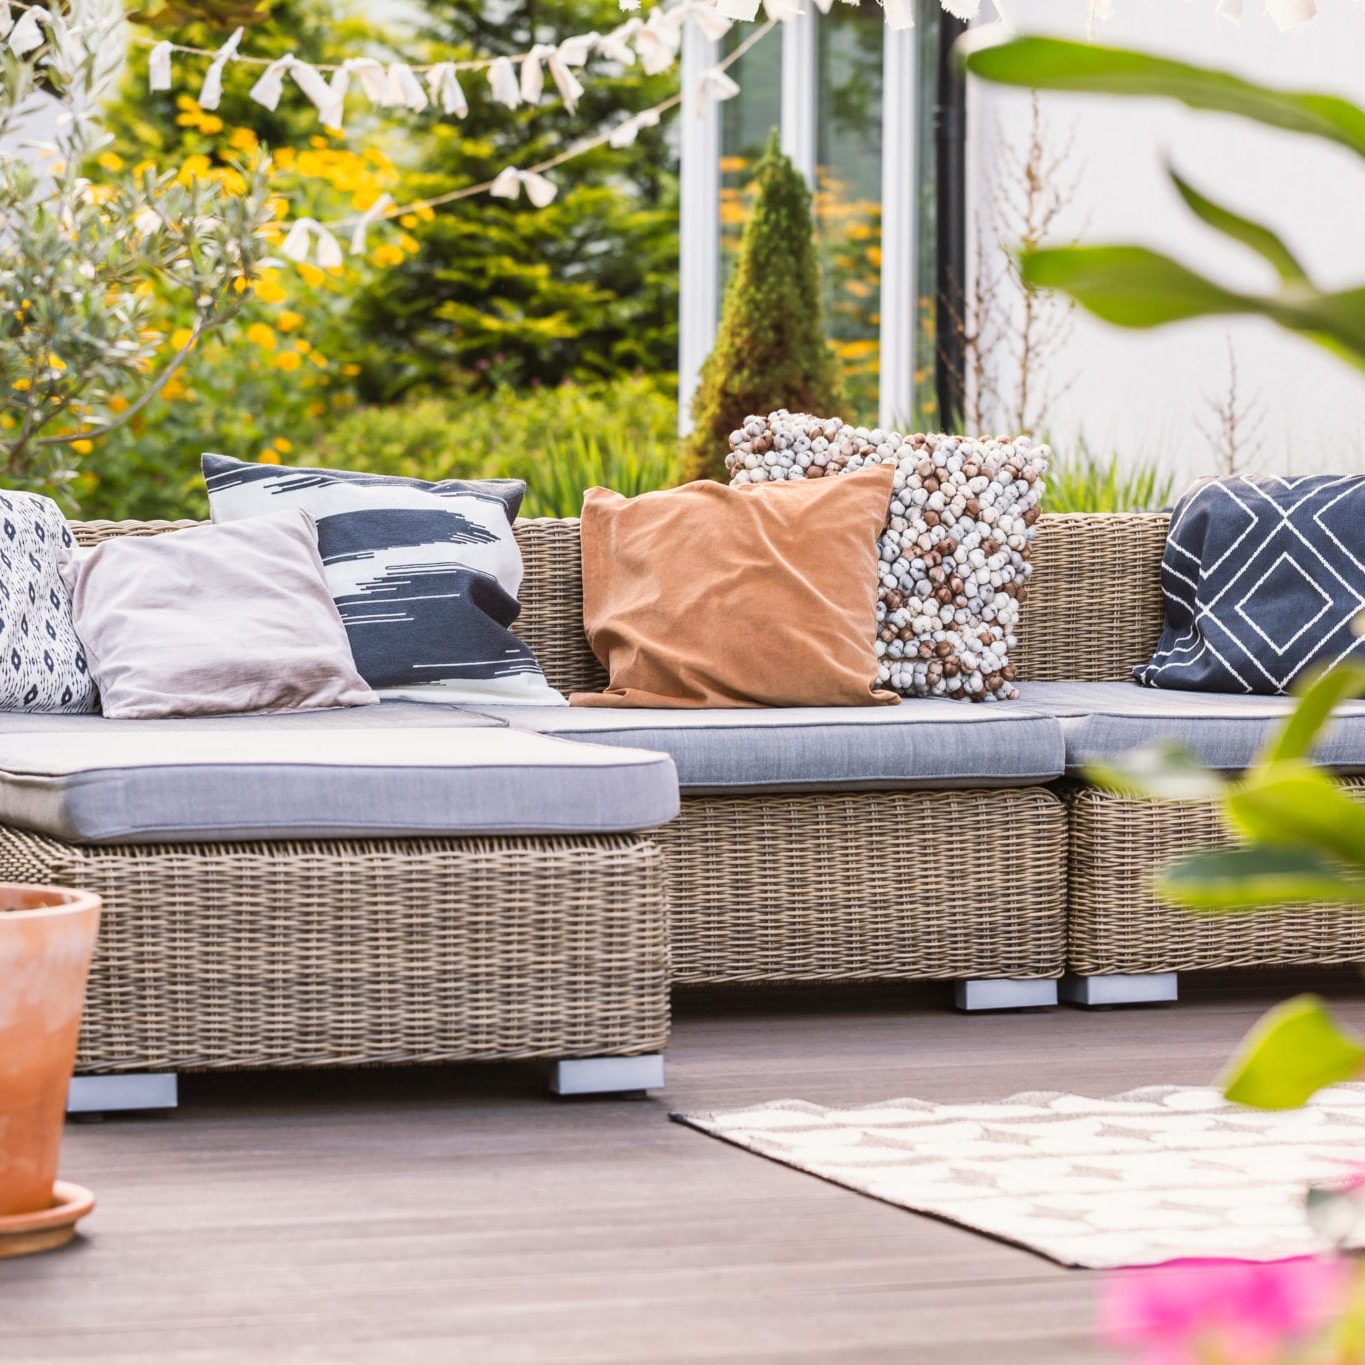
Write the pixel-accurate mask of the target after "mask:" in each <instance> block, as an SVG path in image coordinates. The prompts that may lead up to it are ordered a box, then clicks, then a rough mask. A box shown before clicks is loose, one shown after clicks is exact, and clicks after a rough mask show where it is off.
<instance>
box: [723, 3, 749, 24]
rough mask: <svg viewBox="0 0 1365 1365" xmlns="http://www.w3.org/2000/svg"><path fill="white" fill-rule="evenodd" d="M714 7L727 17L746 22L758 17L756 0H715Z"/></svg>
mask: <svg viewBox="0 0 1365 1365" xmlns="http://www.w3.org/2000/svg"><path fill="white" fill-rule="evenodd" d="M716 9H717V10H718V11H719V12H720V13H721V14H723V15H724V16H725V17H726V18H727V19H738V20H739V21H740V22H741V23H745V24H747V23H750V22H751V21H752V20H754V19H756V18H757V17H758V0H716Z"/></svg>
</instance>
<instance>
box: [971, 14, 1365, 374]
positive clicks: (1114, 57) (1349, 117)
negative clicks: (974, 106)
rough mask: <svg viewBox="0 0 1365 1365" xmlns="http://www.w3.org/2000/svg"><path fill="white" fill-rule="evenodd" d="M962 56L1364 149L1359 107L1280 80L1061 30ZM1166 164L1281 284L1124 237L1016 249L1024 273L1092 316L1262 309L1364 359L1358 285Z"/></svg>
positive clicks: (1208, 221) (1011, 76) (1364, 320)
mask: <svg viewBox="0 0 1365 1365" xmlns="http://www.w3.org/2000/svg"><path fill="white" fill-rule="evenodd" d="M963 60H964V62H965V64H966V66H967V69H968V70H969V71H971V72H972V73H973V74H974V75H976V76H979V77H981V78H982V79H983V80H988V81H995V82H998V83H1000V84H1004V85H1014V86H1022V87H1026V88H1028V89H1032V90H1058V91H1072V92H1080V93H1086V92H1089V93H1096V94H1104V95H1108V96H1126V97H1154V96H1155V97H1162V98H1167V99H1175V100H1179V101H1181V102H1182V103H1183V104H1186V105H1188V106H1189V107H1190V108H1192V109H1200V110H1209V111H1213V112H1216V113H1224V114H1232V115H1236V116H1238V117H1241V118H1245V119H1249V120H1251V121H1253V122H1256V123H1262V124H1266V125H1268V126H1270V127H1272V128H1280V129H1284V130H1286V131H1289V132H1294V133H1303V134H1307V135H1309V136H1312V137H1318V138H1323V139H1325V140H1326V141H1329V142H1332V143H1334V144H1336V145H1337V146H1340V147H1345V148H1347V149H1348V150H1349V151H1352V152H1354V153H1355V154H1356V155H1357V156H1359V157H1362V158H1365V110H1362V109H1361V108H1359V107H1358V106H1357V105H1354V104H1352V103H1351V102H1350V101H1349V100H1345V99H1341V98H1338V97H1337V96H1334V95H1322V94H1317V93H1315V92H1311V91H1294V90H1281V89H1278V88H1275V87H1273V86H1267V85H1259V84H1256V83H1255V82H1252V81H1247V80H1243V79H1242V78H1241V77H1239V76H1234V75H1232V74H1230V73H1229V72H1226V71H1218V70H1215V69H1211V68H1208V67H1201V66H1192V65H1190V64H1188V63H1185V62H1178V61H1172V60H1170V59H1168V58H1165V57H1158V56H1153V55H1152V54H1150V53H1145V52H1135V51H1131V50H1129V49H1125V48H1115V47H1102V46H1099V45H1095V44H1091V43H1078V42H1072V41H1069V40H1066V39H1061V38H1048V37H1021V38H1012V39H1009V40H1007V41H1004V42H1000V43H994V44H990V45H987V46H975V47H974V46H972V45H970V44H968V45H966V46H964V48H963ZM1168 173H1169V175H1170V178H1171V183H1172V184H1173V185H1174V186H1175V189H1176V192H1177V193H1178V194H1179V195H1180V197H1181V198H1182V199H1183V200H1184V202H1185V204H1186V206H1187V207H1188V208H1189V209H1190V211H1191V212H1192V213H1194V214H1195V216H1196V217H1198V218H1199V219H1200V220H1201V221H1202V222H1203V223H1204V224H1205V225H1206V226H1208V227H1210V228H1212V229H1213V230H1214V231H1216V232H1219V233H1221V234H1222V235H1223V236H1224V237H1226V238H1228V239H1230V240H1231V241H1233V242H1236V243H1237V244H1238V245H1239V246H1241V247H1244V248H1246V249H1247V250H1249V251H1252V252H1254V253H1255V254H1256V255H1257V256H1259V257H1260V258H1261V259H1262V260H1263V261H1265V262H1266V263H1267V264H1268V265H1269V266H1270V267H1271V268H1272V269H1273V271H1274V272H1275V275H1276V277H1277V279H1278V282H1279V284H1278V288H1277V289H1276V290H1275V292H1273V293H1270V294H1248V293H1243V292H1241V291H1238V290H1234V289H1229V288H1227V287H1225V286H1223V285H1221V284H1218V283H1217V282H1215V281H1214V280H1211V279H1209V278H1207V277H1206V276H1204V275H1202V274H1200V273H1199V272H1198V271H1196V270H1194V269H1192V268H1191V267H1189V266H1187V265H1183V264H1182V263H1181V262H1179V261H1176V260H1174V259H1172V258H1171V257H1169V256H1165V255H1162V254H1161V253H1160V252H1157V251H1153V250H1151V249H1150V248H1148V247H1145V246H1131V245H1114V246H1068V247H1040V248H1037V249H1035V250H1030V251H1024V252H1021V253H1020V257H1019V262H1020V268H1021V270H1022V272H1023V275H1024V278H1025V280H1026V281H1027V283H1028V284H1029V285H1031V286H1033V287H1035V288H1048V289H1057V290H1060V291H1061V292H1063V293H1065V294H1069V295H1070V296H1071V297H1072V298H1073V299H1075V300H1076V301H1077V302H1078V303H1079V304H1080V305H1081V306H1082V307H1084V308H1086V309H1088V310H1089V311H1090V312H1091V313H1093V314H1095V316H1096V317H1099V318H1103V319H1104V320H1105V321H1106V322H1112V323H1115V324H1117V325H1118V326H1120V327H1158V326H1162V325H1163V324H1166V323H1171V322H1180V321H1184V320H1186V319H1189V318H1200V317H1213V316H1232V315H1238V314H1242V315H1250V316H1260V317H1264V318H1269V319H1270V320H1271V321H1272V322H1275V323H1278V324H1279V325H1280V326H1281V327H1284V328H1287V329H1288V330H1290V331H1293V332H1296V333H1298V334H1299V335H1300V336H1303V337H1306V338H1307V339H1309V340H1310V341H1313V342H1315V343H1317V344H1318V345H1319V346H1323V347H1325V348H1326V349H1328V350H1330V351H1332V352H1333V353H1334V354H1336V355H1338V356H1340V357H1341V358H1342V359H1343V360H1346V361H1348V362H1349V363H1351V364H1353V365H1356V366H1359V367H1361V368H1365V285H1362V286H1357V287H1356V288H1353V289H1346V290H1331V291H1324V290H1321V289H1319V288H1318V287H1317V286H1316V285H1314V283H1313V281H1312V279H1311V277H1310V276H1309V274H1308V271H1307V269H1306V268H1305V267H1304V266H1303V264H1302V263H1301V262H1300V261H1299V260H1298V258H1297V257H1296V256H1295V255H1294V253H1293V252H1292V251H1291V250H1290V249H1289V247H1288V246H1286V245H1285V243H1284V241H1283V240H1282V239H1281V238H1280V237H1279V236H1278V235H1277V234H1276V233H1275V231H1274V230H1273V229H1271V228H1269V227H1267V226H1265V225H1264V224H1262V223H1258V222H1256V221H1254V220H1253V219H1251V218H1248V217H1246V216H1244V215H1243V214H1241V213H1238V212H1237V211H1236V210H1234V209H1231V208H1228V207H1227V206H1226V205H1224V204H1220V203H1218V202H1217V201H1216V200H1214V199H1212V198H1210V197H1209V196H1208V195H1206V194H1204V193H1203V192H1202V191H1200V190H1198V189H1196V188H1195V187H1194V186H1193V185H1192V184H1190V182H1189V181H1187V180H1186V179H1185V178H1184V177H1183V176H1181V175H1180V174H1179V172H1177V171H1176V170H1175V169H1174V168H1169V169H1168Z"/></svg>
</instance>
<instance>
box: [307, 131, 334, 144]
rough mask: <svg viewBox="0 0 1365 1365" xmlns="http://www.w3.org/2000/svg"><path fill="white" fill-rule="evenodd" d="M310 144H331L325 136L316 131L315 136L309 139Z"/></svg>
mask: <svg viewBox="0 0 1365 1365" xmlns="http://www.w3.org/2000/svg"><path fill="white" fill-rule="evenodd" d="M308 145H309V146H310V147H328V146H330V145H331V144H330V143H329V142H328V141H327V139H326V138H325V137H319V136H318V135H317V134H316V133H314V134H313V136H312V137H310V138H309V139H308Z"/></svg>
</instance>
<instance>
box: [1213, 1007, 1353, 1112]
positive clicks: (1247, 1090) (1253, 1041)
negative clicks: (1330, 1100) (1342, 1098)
mask: <svg viewBox="0 0 1365 1365" xmlns="http://www.w3.org/2000/svg"><path fill="white" fill-rule="evenodd" d="M1362 1063H1365V1047H1362V1045H1361V1044H1360V1042H1359V1041H1358V1040H1357V1039H1355V1038H1353V1037H1351V1036H1350V1035H1349V1034H1345V1033H1343V1032H1342V1031H1341V1030H1340V1029H1339V1028H1338V1027H1337V1026H1336V1023H1335V1022H1334V1021H1333V1019H1332V1016H1331V1015H1330V1014H1328V1012H1327V1009H1326V1007H1325V1005H1324V1004H1323V1002H1322V1000H1321V999H1319V997H1317V996H1316V995H1299V996H1295V998H1294V999H1293V1000H1286V1001H1285V1002H1284V1004H1282V1005H1276V1007H1275V1008H1274V1009H1273V1010H1271V1011H1270V1012H1269V1013H1268V1014H1267V1015H1265V1017H1264V1018H1262V1019H1261V1021H1260V1022H1259V1023H1258V1024H1257V1025H1256V1026H1255V1027H1254V1028H1253V1029H1252V1030H1251V1032H1250V1033H1248V1034H1247V1036H1246V1037H1245V1038H1244V1039H1243V1040H1242V1045H1241V1047H1239V1048H1238V1050H1237V1052H1236V1054H1235V1055H1234V1056H1233V1059H1232V1061H1231V1062H1230V1063H1229V1065H1228V1068H1227V1070H1226V1071H1225V1072H1224V1074H1223V1076H1222V1078H1221V1080H1220V1081H1219V1085H1220V1086H1221V1088H1222V1091H1223V1094H1224V1096H1225V1097H1226V1098H1227V1099H1230V1100H1232V1101H1233V1102H1234V1103H1237V1104H1246V1105H1250V1106H1251V1107H1252V1108H1254V1109H1296V1108H1298V1107H1299V1106H1300V1105H1302V1104H1304V1103H1306V1102H1307V1101H1308V1100H1309V1099H1311V1098H1312V1096H1313V1095H1315V1094H1316V1093H1317V1092H1318V1091H1319V1090H1321V1089H1323V1088H1324V1087H1325V1086H1329V1085H1336V1084H1338V1083H1339V1082H1341V1081H1350V1080H1354V1079H1355V1078H1356V1077H1357V1076H1358V1075H1359V1074H1360V1071H1361V1065H1362Z"/></svg>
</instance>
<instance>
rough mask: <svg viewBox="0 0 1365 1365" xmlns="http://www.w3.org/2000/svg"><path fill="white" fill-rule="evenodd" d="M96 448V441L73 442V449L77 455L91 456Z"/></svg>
mask: <svg viewBox="0 0 1365 1365" xmlns="http://www.w3.org/2000/svg"><path fill="white" fill-rule="evenodd" d="M94 448H95V443H94V441H85V440H81V441H72V442H71V449H72V450H74V451H75V452H76V454H77V455H89V454H90V452H91V451H92V450H94Z"/></svg>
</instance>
